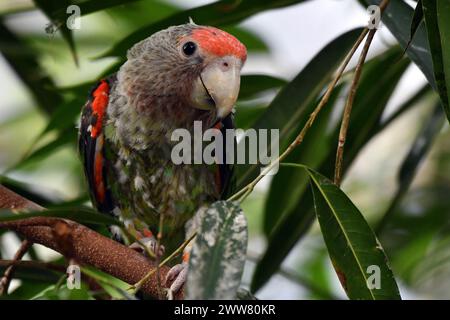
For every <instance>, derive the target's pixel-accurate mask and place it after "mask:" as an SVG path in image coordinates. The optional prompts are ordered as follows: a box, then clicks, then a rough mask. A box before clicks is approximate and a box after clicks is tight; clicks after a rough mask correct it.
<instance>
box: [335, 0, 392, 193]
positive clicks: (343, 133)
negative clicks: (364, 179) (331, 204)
mask: <svg viewBox="0 0 450 320" xmlns="http://www.w3.org/2000/svg"><path fill="white" fill-rule="evenodd" d="M388 4H389V0H383V1H382V2H381V3H380V5H379V8H380V13H383V12H384V10H385V9H386V7H387V5H388ZM376 32H377V28H376V26H375V28H373V29H371V30H370V31H369V34H368V35H367V39H366V42H365V44H364V47H363V49H362V52H361V55H360V56H359V60H358V64H357V65H356V68H355V74H354V76H353V80H352V84H351V87H350V92H349V94H348V97H347V101H346V103H345V108H344V114H343V116H342V123H341V129H340V131H339V141H338V147H337V150H336V163H335V166H334V183H335V184H336V185H337V186H340V185H341V180H342V164H343V160H344V146H345V141H346V139H347V132H348V126H349V124H350V115H351V113H352V107H353V102H354V100H355V95H356V90H357V89H358V84H359V80H360V79H361V73H362V68H363V66H364V62H365V61H366V57H367V53H368V52H369V48H370V45H371V44H372V40H373V37H374V36H375V33H376Z"/></svg>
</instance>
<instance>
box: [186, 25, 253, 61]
mask: <svg viewBox="0 0 450 320" xmlns="http://www.w3.org/2000/svg"><path fill="white" fill-rule="evenodd" d="M192 39H194V40H195V41H196V42H197V43H198V44H199V46H200V47H201V48H202V49H203V50H204V51H206V52H208V53H211V54H214V55H216V56H219V57H223V56H227V55H234V56H236V57H238V58H239V59H241V60H242V61H243V62H244V61H245V59H247V49H246V48H245V46H244V45H243V44H242V43H241V42H240V41H239V40H238V39H236V38H235V37H233V36H232V35H231V34H229V33H227V32H225V31H222V30H220V29H217V28H214V27H206V28H199V29H194V30H193V31H192Z"/></svg>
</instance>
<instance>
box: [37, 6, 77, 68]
mask: <svg viewBox="0 0 450 320" xmlns="http://www.w3.org/2000/svg"><path fill="white" fill-rule="evenodd" d="M34 3H35V4H36V6H37V7H39V8H40V9H41V10H42V11H43V12H44V13H45V15H46V16H47V17H48V18H49V19H50V21H51V23H53V25H54V27H55V28H57V29H59V30H61V34H62V36H63V38H64V40H66V42H67V44H68V45H69V48H70V52H71V53H72V56H73V59H74V61H75V64H76V65H78V56H77V52H76V49H75V42H74V40H73V34H72V30H71V29H69V28H68V27H67V24H66V20H67V18H68V17H69V15H68V14H66V15H64V16H62V15H61V16H58V15H57V14H56V13H57V12H59V11H61V10H64V13H65V12H66V10H67V8H68V7H69V6H70V5H71V3H70V1H68V0H34Z"/></svg>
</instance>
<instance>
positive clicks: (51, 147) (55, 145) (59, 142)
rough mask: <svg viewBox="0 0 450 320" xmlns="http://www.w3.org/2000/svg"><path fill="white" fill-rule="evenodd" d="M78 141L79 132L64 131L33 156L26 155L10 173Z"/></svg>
mask: <svg viewBox="0 0 450 320" xmlns="http://www.w3.org/2000/svg"><path fill="white" fill-rule="evenodd" d="M76 141H77V131H76V130H74V129H72V128H69V129H66V130H64V131H62V132H61V133H60V134H59V135H58V136H57V137H56V138H55V139H53V140H51V141H50V142H48V143H46V144H45V145H43V146H41V147H39V148H38V149H36V150H34V151H33V152H32V153H31V154H29V155H26V156H25V158H24V159H22V160H21V161H19V163H17V164H15V165H14V166H13V167H12V168H9V169H8V171H10V170H16V169H18V168H21V167H24V166H26V165H29V164H32V163H35V162H37V161H40V160H42V159H44V158H46V157H48V156H50V155H52V154H54V153H55V151H56V150H58V149H59V148H61V147H63V146H65V145H69V144H75V143H76Z"/></svg>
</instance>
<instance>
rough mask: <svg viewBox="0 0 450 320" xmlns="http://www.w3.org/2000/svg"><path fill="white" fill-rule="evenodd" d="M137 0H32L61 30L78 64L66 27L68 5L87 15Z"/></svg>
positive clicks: (71, 39)
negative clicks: (74, 6) (75, 6)
mask: <svg viewBox="0 0 450 320" xmlns="http://www.w3.org/2000/svg"><path fill="white" fill-rule="evenodd" d="M135 1H137V0H103V1H97V0H88V1H86V0H70V1H69V0H34V2H35V4H36V6H37V7H39V8H40V9H41V10H42V11H43V12H44V13H45V15H46V16H47V17H48V18H49V19H50V21H51V22H52V23H53V25H54V26H55V27H56V28H57V29H59V30H61V34H62V36H63V38H64V40H66V42H67V44H68V45H69V48H70V51H71V53H72V56H73V58H74V61H75V64H77V65H78V56H77V52H76V49H75V42H74V39H73V33H72V30H70V29H69V28H67V24H66V22H67V19H68V18H69V16H71V14H72V13H67V8H68V7H69V6H70V5H77V6H78V7H79V8H80V14H81V15H87V14H90V13H93V12H96V11H101V10H105V9H108V8H112V7H115V6H118V5H123V4H129V3H131V2H135Z"/></svg>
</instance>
